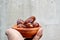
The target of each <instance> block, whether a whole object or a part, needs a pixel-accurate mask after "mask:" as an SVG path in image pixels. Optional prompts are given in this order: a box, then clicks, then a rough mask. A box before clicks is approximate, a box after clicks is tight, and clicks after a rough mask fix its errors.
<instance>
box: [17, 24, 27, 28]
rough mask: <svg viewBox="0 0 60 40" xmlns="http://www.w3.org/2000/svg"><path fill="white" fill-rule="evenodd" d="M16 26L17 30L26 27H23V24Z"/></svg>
mask: <svg viewBox="0 0 60 40" xmlns="http://www.w3.org/2000/svg"><path fill="white" fill-rule="evenodd" d="M17 26H18V28H25V27H26V26H25V25H23V24H19V25H17Z"/></svg>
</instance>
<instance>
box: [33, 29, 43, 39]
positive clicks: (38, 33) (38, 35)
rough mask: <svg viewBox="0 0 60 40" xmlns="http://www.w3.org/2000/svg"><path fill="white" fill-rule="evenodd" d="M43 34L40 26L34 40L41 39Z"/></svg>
mask: <svg viewBox="0 0 60 40" xmlns="http://www.w3.org/2000/svg"><path fill="white" fill-rule="evenodd" d="M42 34H43V29H42V28H40V29H39V31H38V32H37V34H36V35H35V37H34V38H33V40H39V39H40V38H41V37H42Z"/></svg>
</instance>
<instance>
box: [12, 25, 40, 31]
mask: <svg viewBox="0 0 60 40" xmlns="http://www.w3.org/2000/svg"><path fill="white" fill-rule="evenodd" d="M12 28H13V29H16V30H37V29H39V28H40V27H36V28H17V24H15V25H13V27H12Z"/></svg>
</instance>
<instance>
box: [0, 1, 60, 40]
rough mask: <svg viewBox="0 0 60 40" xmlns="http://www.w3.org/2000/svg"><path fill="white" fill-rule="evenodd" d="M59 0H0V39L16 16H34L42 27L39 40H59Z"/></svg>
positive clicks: (4, 37)
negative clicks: (41, 34) (41, 35)
mask: <svg viewBox="0 0 60 40" xmlns="http://www.w3.org/2000/svg"><path fill="white" fill-rule="evenodd" d="M59 7H60V0H0V40H7V37H6V35H5V31H6V29H8V28H10V27H12V26H13V24H15V23H16V20H17V19H18V18H21V19H23V20H25V19H26V18H28V17H29V16H31V15H34V16H36V18H37V20H36V21H38V22H39V23H40V24H41V25H42V27H43V29H44V32H43V37H42V38H41V40H60V15H59V14H60V8H59Z"/></svg>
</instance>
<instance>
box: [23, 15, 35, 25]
mask: <svg viewBox="0 0 60 40" xmlns="http://www.w3.org/2000/svg"><path fill="white" fill-rule="evenodd" d="M35 19H36V18H35V16H31V17H29V18H28V19H27V20H25V23H24V24H27V23H33V22H34V21H35Z"/></svg>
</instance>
